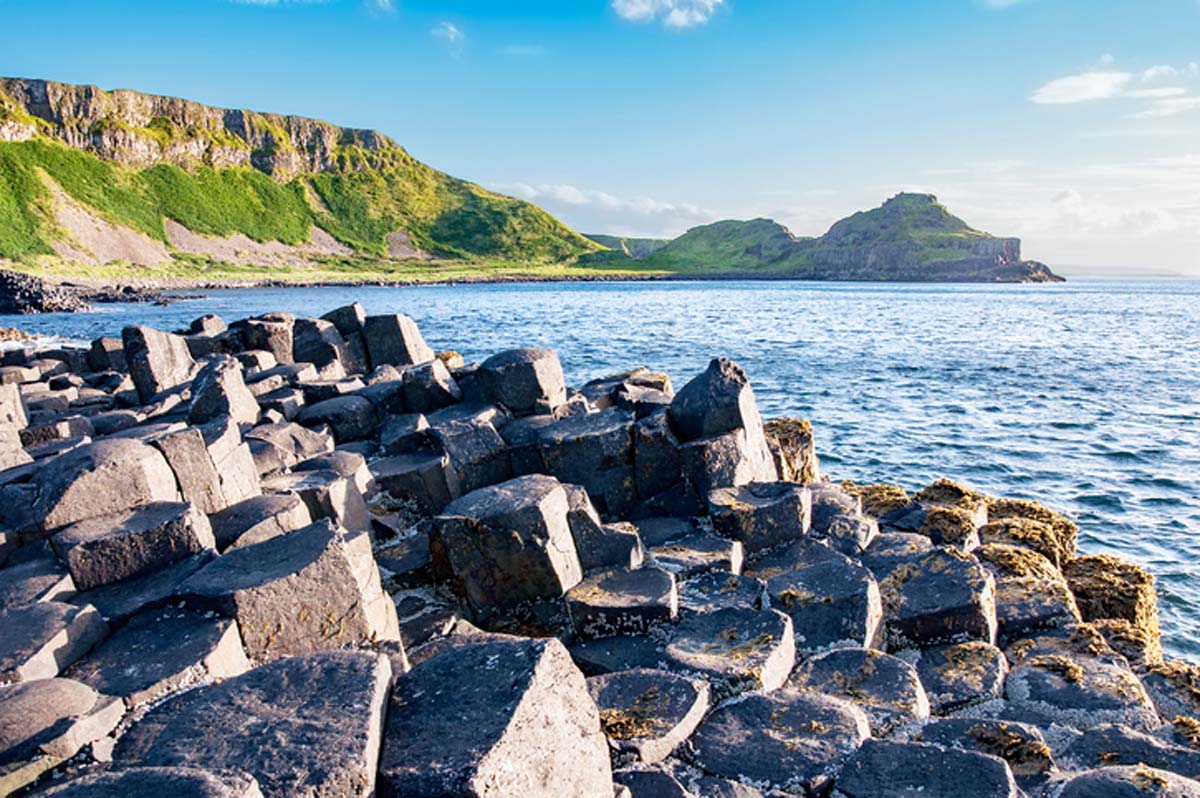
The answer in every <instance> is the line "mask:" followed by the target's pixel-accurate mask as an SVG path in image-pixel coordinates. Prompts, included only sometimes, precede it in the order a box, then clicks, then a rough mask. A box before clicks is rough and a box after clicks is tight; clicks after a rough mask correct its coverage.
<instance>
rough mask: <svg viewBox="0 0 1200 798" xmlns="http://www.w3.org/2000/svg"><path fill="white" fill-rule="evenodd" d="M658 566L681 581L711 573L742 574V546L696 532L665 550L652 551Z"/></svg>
mask: <svg viewBox="0 0 1200 798" xmlns="http://www.w3.org/2000/svg"><path fill="white" fill-rule="evenodd" d="M650 555H651V557H652V558H653V560H654V563H655V564H656V565H659V566H661V567H663V568H665V569H667V570H668V571H670V572H671V573H673V574H675V575H676V576H677V577H679V578H680V579H687V578H689V577H692V576H696V575H698V574H703V573H707V572H709V571H721V572H724V573H729V574H740V573H741V572H742V544H741V543H739V542H738V541H736V540H728V539H726V538H723V537H721V536H719V535H714V534H712V533H711V532H695V533H693V534H691V535H688V536H687V537H683V538H678V539H676V540H674V541H672V542H670V543H666V544H664V545H662V546H654V547H652V548H651V549H650Z"/></svg>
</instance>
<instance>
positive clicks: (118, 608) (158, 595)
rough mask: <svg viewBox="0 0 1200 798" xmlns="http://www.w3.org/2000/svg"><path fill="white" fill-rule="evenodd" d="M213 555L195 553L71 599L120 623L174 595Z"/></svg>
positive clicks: (208, 552) (161, 603) (160, 604)
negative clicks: (146, 572) (141, 574)
mask: <svg viewBox="0 0 1200 798" xmlns="http://www.w3.org/2000/svg"><path fill="white" fill-rule="evenodd" d="M214 556H215V554H214V553H213V552H211V551H206V552H203V553H201V554H196V555H193V556H191V557H189V558H187V559H186V560H180V561H179V562H177V563H175V564H174V565H169V566H167V567H166V568H163V569H161V570H158V571H154V572H151V573H148V574H146V575H145V576H139V577H136V578H134V579H126V580H125V581H124V582H117V583H116V584H112V585H106V586H105V587H98V588H96V589H95V590H89V591H87V592H85V593H80V594H79V595H77V596H75V598H74V599H73V601H74V603H75V604H77V605H79V606H86V605H89V604H90V605H92V606H94V607H95V608H96V609H97V610H99V612H100V615H101V616H103V617H104V619H105V620H106V621H109V622H110V623H120V622H123V621H125V620H126V619H128V618H129V617H131V616H133V615H134V614H136V613H137V612H139V611H140V610H143V609H147V608H154V607H161V606H163V605H164V604H166V603H167V602H168V601H171V600H172V599H174V598H175V596H176V595H177V594H178V591H179V586H180V585H181V584H183V582H184V581H185V580H186V579H187V578H188V577H189V576H191V575H192V574H194V573H196V571H199V570H200V569H201V568H203V567H204V566H205V565H208V563H210V562H212V560H213V558H214Z"/></svg>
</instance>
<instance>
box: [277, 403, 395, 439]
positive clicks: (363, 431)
mask: <svg viewBox="0 0 1200 798" xmlns="http://www.w3.org/2000/svg"><path fill="white" fill-rule="evenodd" d="M296 419H297V421H299V422H300V423H301V424H303V425H305V426H306V427H315V426H317V425H319V424H328V425H329V429H330V430H331V431H332V432H333V437H334V440H335V441H337V442H338V443H344V442H346V441H361V440H366V439H368V438H374V437H376V436H377V435H378V434H379V425H380V419H379V413H378V412H377V411H376V410H375V406H374V405H373V404H371V403H370V402H369V401H367V400H366V399H364V398H363V397H361V396H339V397H336V398H334V399H326V400H325V401H324V402H318V403H317V404H315V405H307V406H306V407H305V408H304V409H303V410H301V411H300V414H299V415H298V416H297V417H296Z"/></svg>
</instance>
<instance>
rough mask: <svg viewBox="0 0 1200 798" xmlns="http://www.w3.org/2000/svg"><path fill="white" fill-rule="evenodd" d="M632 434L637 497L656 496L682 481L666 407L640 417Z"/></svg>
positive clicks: (680, 457) (678, 453)
mask: <svg viewBox="0 0 1200 798" xmlns="http://www.w3.org/2000/svg"><path fill="white" fill-rule="evenodd" d="M633 435H634V438H633V442H634V479H635V481H636V483H637V490H638V495H639V496H641V497H643V498H649V497H651V496H658V495H660V494H662V493H665V492H667V491H669V490H671V489H672V488H673V487H675V486H676V485H678V484H680V483H681V482H682V481H683V453H682V452H681V451H680V449H679V439H678V438H676V437H675V433H674V432H673V431H672V430H671V424H670V421H669V418H668V415H667V412H666V411H665V410H661V411H659V412H657V413H652V414H650V415H648V416H646V417H645V418H642V419H640V420H639V421H638V422H637V424H636V426H635V427H634V431H633ZM696 501H697V503H698V500H696Z"/></svg>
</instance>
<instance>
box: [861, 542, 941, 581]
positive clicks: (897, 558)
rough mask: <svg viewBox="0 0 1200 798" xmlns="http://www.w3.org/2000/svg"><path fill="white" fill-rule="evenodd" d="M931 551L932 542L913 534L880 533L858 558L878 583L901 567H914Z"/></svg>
mask: <svg viewBox="0 0 1200 798" xmlns="http://www.w3.org/2000/svg"><path fill="white" fill-rule="evenodd" d="M932 551H933V542H932V541H931V540H930V539H929V538H927V537H925V536H924V535H918V534H916V533H913V532H882V533H880V534H879V535H877V536H876V537H875V538H874V539H873V540H872V541H871V542H870V544H868V546H867V548H866V549H865V550H864V551H863V552H862V554H861V555H860V558H859V559H861V560H862V564H863V565H865V566H867V568H869V569H871V573H872V574H874V576H875V578H876V579H877V580H879V581H883V580H884V579H887V578H888V577H889V576H891V574H892V572H893V571H895V570H896V569H897V568H898V567H900V566H901V565H916V564H917V563H918V562H920V561H921V560H923V559H925V557H926V556H928V555H929V553H930V552H932Z"/></svg>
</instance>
